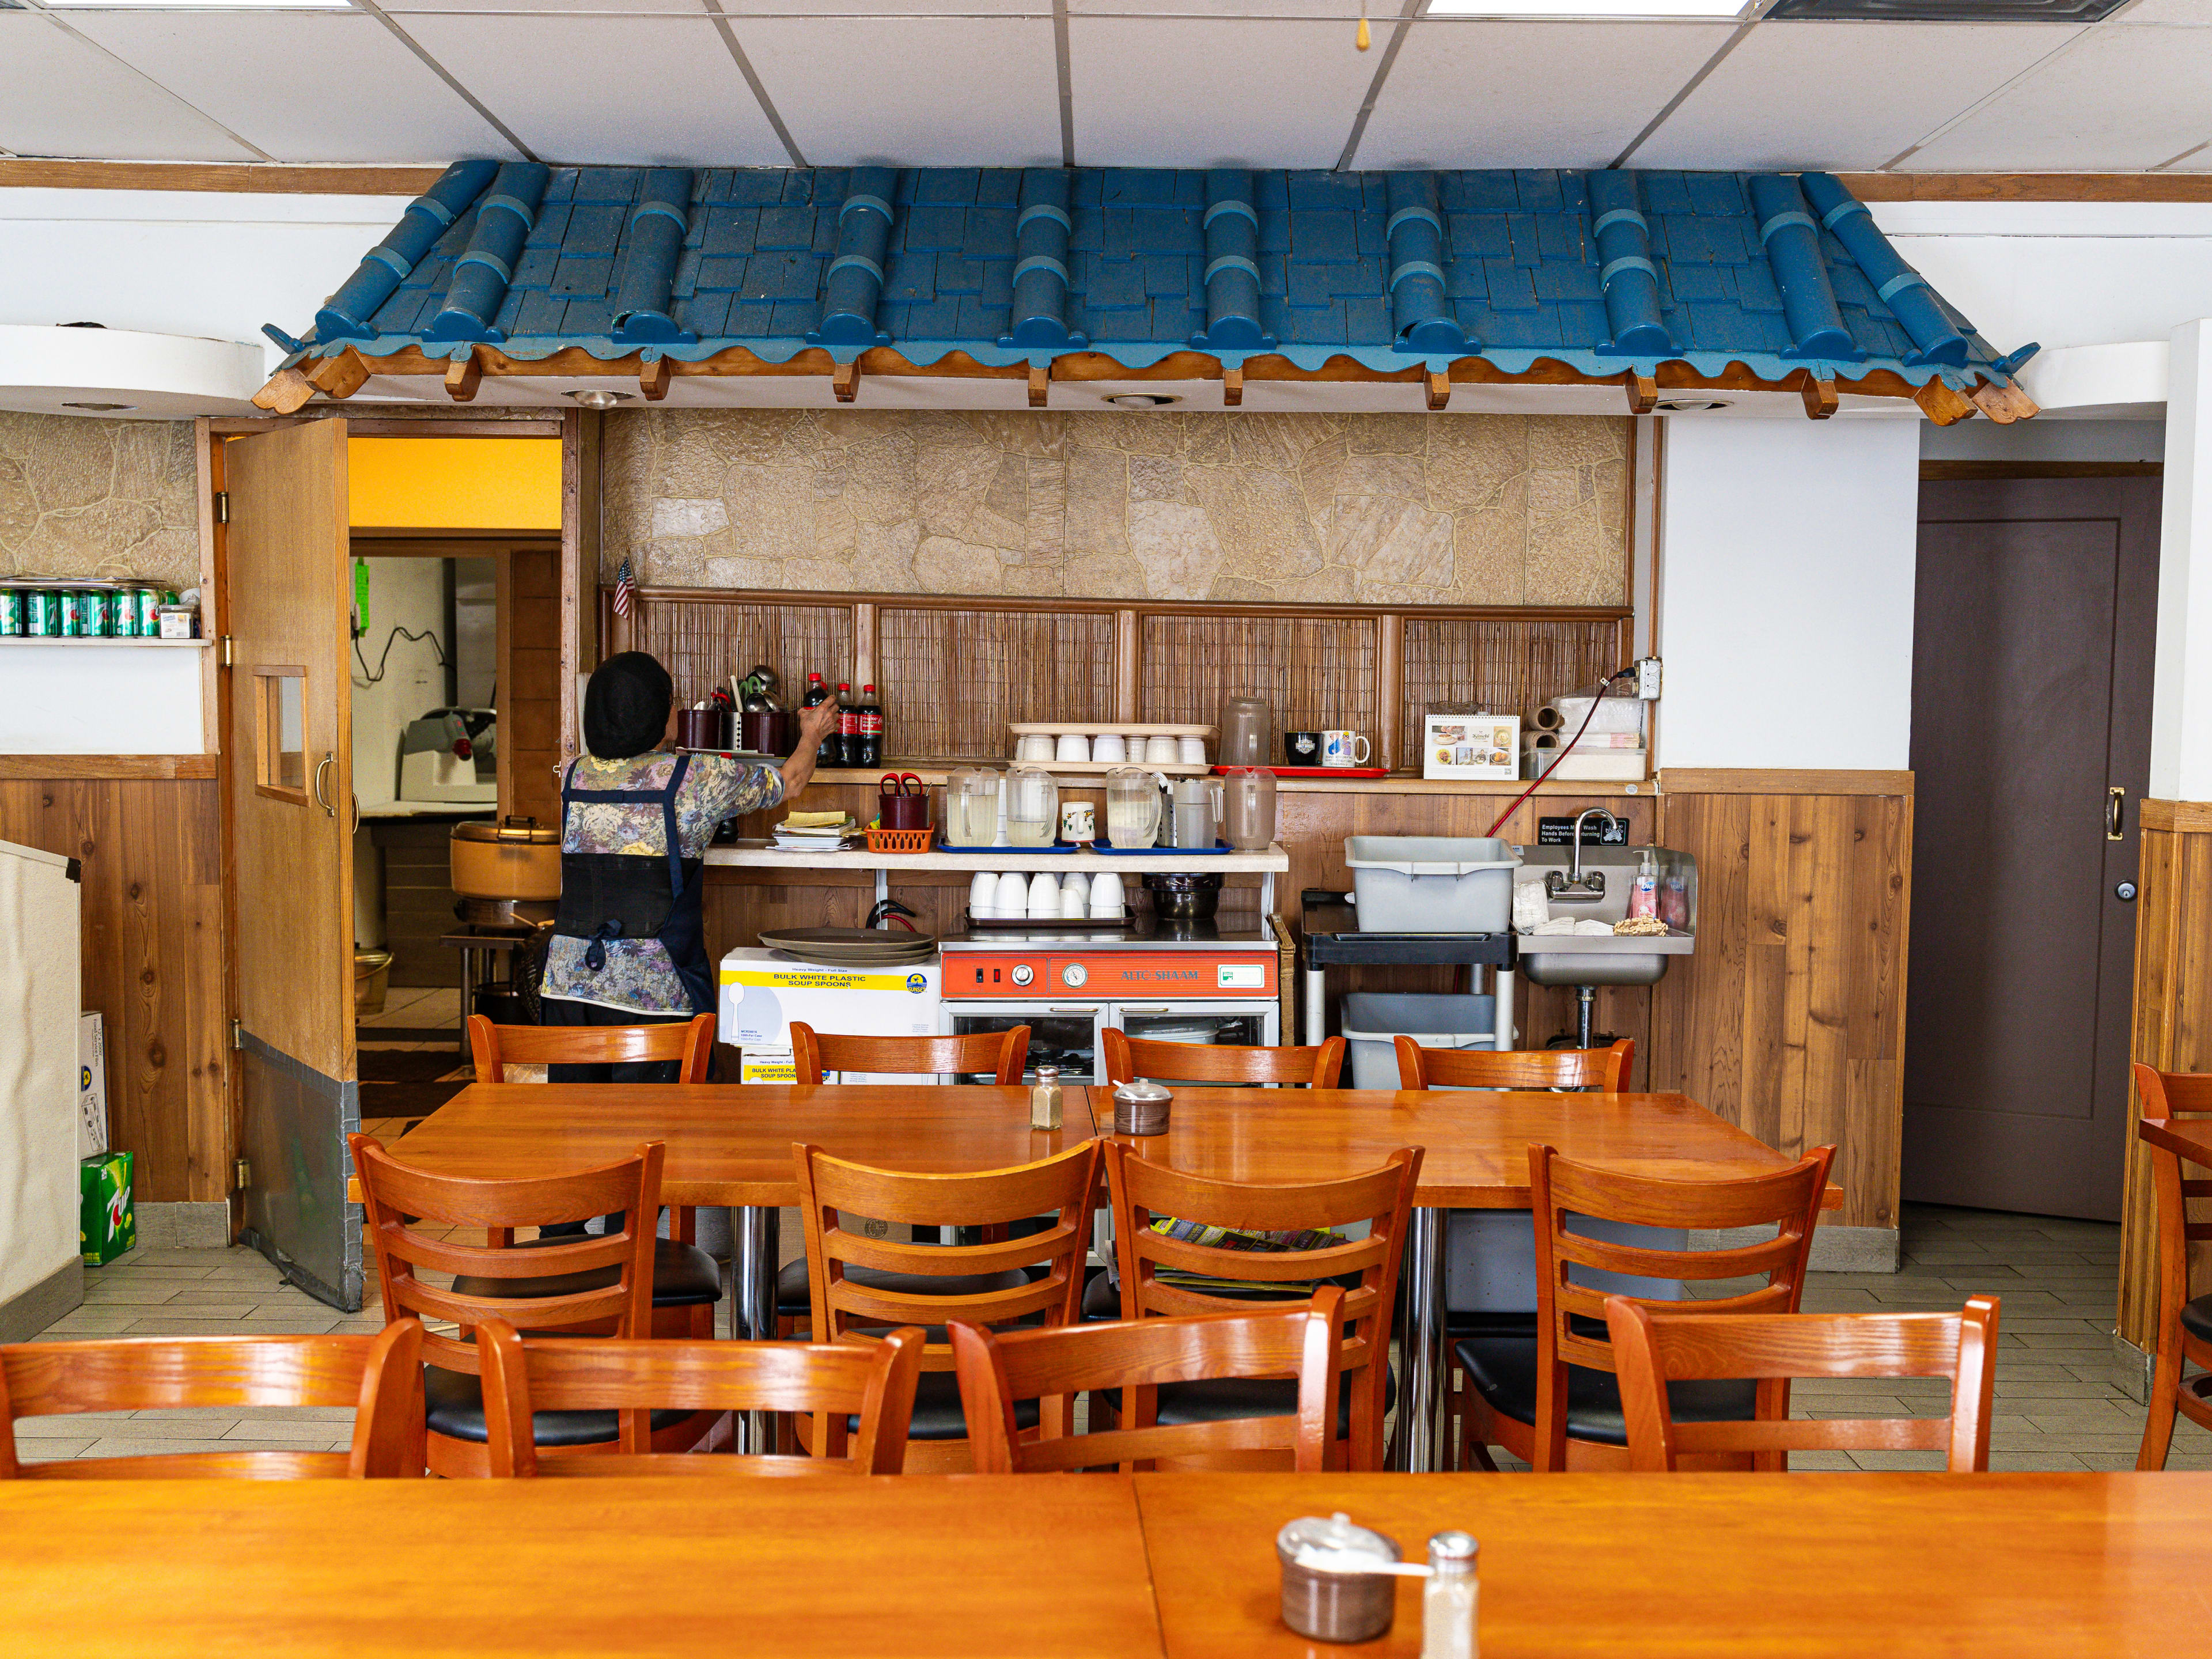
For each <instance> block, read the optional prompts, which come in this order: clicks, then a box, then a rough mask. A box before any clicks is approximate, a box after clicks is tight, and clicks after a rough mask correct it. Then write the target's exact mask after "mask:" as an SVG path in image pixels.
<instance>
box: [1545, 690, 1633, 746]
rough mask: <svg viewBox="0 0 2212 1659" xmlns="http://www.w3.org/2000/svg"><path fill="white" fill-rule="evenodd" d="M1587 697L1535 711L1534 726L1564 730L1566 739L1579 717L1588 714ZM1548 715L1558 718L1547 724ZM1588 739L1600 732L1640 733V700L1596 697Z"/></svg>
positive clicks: (1558, 700)
mask: <svg viewBox="0 0 2212 1659" xmlns="http://www.w3.org/2000/svg"><path fill="white" fill-rule="evenodd" d="M1589 706H1590V700H1589V698H1588V697H1559V698H1555V699H1554V700H1553V701H1552V702H1548V703H1547V704H1545V705H1544V707H1543V708H1541V709H1539V710H1537V711H1536V723H1537V724H1538V725H1539V726H1544V727H1546V728H1547V729H1549V730H1564V731H1565V732H1566V734H1567V735H1568V736H1569V737H1572V736H1573V735H1574V734H1575V732H1577V731H1578V730H1579V729H1580V728H1581V726H1582V723H1583V716H1584V715H1586V714H1589ZM1547 712H1549V713H1551V714H1554V715H1556V716H1557V717H1558V718H1557V719H1555V720H1546V719H1545V718H1544V715H1545V714H1546V713H1547ZM1589 729H1590V733H1591V735H1592V736H1595V735H1596V734H1597V733H1598V732H1641V731H1642V730H1643V729H1644V700H1643V699H1642V698H1641V697H1600V698H1599V699H1598V700H1597V713H1596V714H1595V715H1594V716H1592V717H1591V719H1590V723H1589Z"/></svg>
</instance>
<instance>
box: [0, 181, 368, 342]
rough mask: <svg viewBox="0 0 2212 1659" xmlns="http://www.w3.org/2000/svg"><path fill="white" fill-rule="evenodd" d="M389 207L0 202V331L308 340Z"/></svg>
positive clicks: (145, 196) (261, 199)
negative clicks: (270, 333)
mask: <svg viewBox="0 0 2212 1659" xmlns="http://www.w3.org/2000/svg"><path fill="white" fill-rule="evenodd" d="M406 205H407V201H406V198H405V197H396V196H273V195H272V196H258V195H248V194H234V193H229V192H218V191H152V190H145V191H141V190H0V323H45V324H52V323H75V322H94V323H102V324H105V325H106V326H108V327H109V328H131V329H143V330H146V331H150V332H154V333H160V334H186V335H200V336H204V337H209V338H211V339H218V340H249V341H252V342H254V343H257V344H263V345H266V346H267V360H268V364H269V368H270V370H271V371H272V372H273V370H274V369H275V367H276V363H277V362H278V361H280V360H281V359H282V357H283V352H282V351H281V349H278V348H277V347H276V346H274V345H268V344H267V342H266V341H265V339H264V336H263V335H262V332H261V325H262V324H264V323H274V324H276V326H277V327H279V328H281V329H283V330H285V331H288V332H289V333H293V334H303V333H305V332H306V331H307V326H308V325H309V324H311V323H313V321H314V319H315V308H316V307H318V306H319V305H321V304H322V302H323V299H324V296H325V295H328V294H330V293H331V291H332V290H333V289H336V288H337V286H338V284H339V283H343V281H345V279H346V278H347V277H348V276H351V275H352V274H353V270H354V267H355V266H356V265H358V264H360V263H361V258H362V255H363V254H364V253H367V252H368V250H369V249H370V248H371V247H373V246H375V245H376V243H378V242H379V241H380V240H383V237H384V234H385V232H386V231H387V230H389V229H391V228H392V225H393V224H394V223H395V222H397V221H398V217H399V215H400V213H401V211H402V210H404V208H405V207H406Z"/></svg>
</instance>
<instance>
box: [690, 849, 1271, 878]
mask: <svg viewBox="0 0 2212 1659" xmlns="http://www.w3.org/2000/svg"><path fill="white" fill-rule="evenodd" d="M707 862H708V864H710V865H716V866H722V867H725V868H735V869H740V870H855V871H870V870H885V871H890V870H917V871H937V870H942V871H964V872H974V871H977V870H994V871H1005V870H1028V871H1037V870H1049V871H1053V872H1057V873H1060V874H1063V875H1066V874H1072V873H1073V872H1078V871H1080V872H1082V873H1083V874H1085V875H1087V876H1089V875H1097V874H1099V873H1100V872H1106V871H1110V872H1113V873H1114V874H1115V875H1119V876H1124V877H1135V876H1172V875H1225V876H1239V875H1243V876H1250V875H1261V876H1279V875H1286V874H1288V873H1289V872H1290V868H1291V855H1290V854H1288V853H1286V852H1285V851H1284V850H1283V848H1282V843H1280V842H1277V843H1276V844H1275V845H1274V846H1273V847H1270V848H1268V849H1267V851H1266V852H1264V853H1237V852H1229V853H1192V854H1186V855H1184V856H1182V857H1176V856H1174V855H1172V854H1160V855H1158V856H1148V855H1145V854H1129V855H1123V856H1119V857H1115V856H1111V855H1108V854H1100V853H1038V852H1031V851H1026V850H1024V849H1023V848H1018V847H1000V848H993V849H991V850H989V851H986V852H981V853H871V852H867V851H866V850H865V849H863V850H858V851H854V852H850V853H782V852H778V851H776V850H775V848H769V847H712V848H708V850H707Z"/></svg>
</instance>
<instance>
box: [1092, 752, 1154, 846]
mask: <svg viewBox="0 0 2212 1659" xmlns="http://www.w3.org/2000/svg"><path fill="white" fill-rule="evenodd" d="M1163 782H1164V780H1163V779H1162V778H1161V776H1160V775H1159V774H1158V773H1157V772H1144V771H1139V769H1137V768H1135V767H1133V766H1130V767H1124V768H1122V769H1121V770H1120V771H1118V772H1109V773H1108V774H1107V775H1106V839H1107V841H1108V842H1109V843H1111V844H1112V845H1113V846H1115V847H1150V846H1151V845H1152V843H1153V842H1154V841H1156V840H1157V839H1158V836H1159V832H1160V788H1161V785H1162V783H1163Z"/></svg>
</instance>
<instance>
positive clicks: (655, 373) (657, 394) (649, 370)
mask: <svg viewBox="0 0 2212 1659" xmlns="http://www.w3.org/2000/svg"><path fill="white" fill-rule="evenodd" d="M674 373H675V367H674V365H672V364H671V362H669V361H668V359H667V358H665V357H655V358H654V359H653V361H652V362H649V363H646V364H643V365H641V367H640V368H639V369H638V371H637V389H638V390H639V391H640V392H642V393H643V394H644V396H645V400H646V402H647V403H649V404H657V403H659V402H661V401H662V400H663V399H665V398H666V397H667V396H668V382H669V377H670V376H671V375H672V374H674ZM845 401H846V402H848V403H850V402H851V401H852V399H851V398H847V399H846V400H845Z"/></svg>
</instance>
